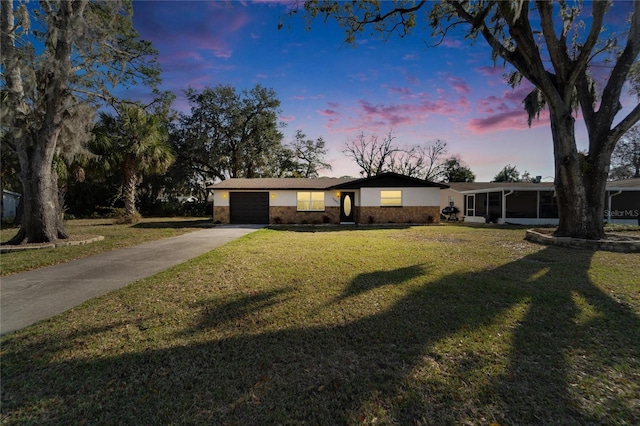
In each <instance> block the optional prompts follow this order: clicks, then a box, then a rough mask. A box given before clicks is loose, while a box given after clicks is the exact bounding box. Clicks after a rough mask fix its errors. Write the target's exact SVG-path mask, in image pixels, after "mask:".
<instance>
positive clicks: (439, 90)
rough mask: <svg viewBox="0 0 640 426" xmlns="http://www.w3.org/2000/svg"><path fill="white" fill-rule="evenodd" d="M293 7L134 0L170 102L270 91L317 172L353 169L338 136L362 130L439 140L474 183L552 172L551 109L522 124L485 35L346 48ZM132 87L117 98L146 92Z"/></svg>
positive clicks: (623, 9)
mask: <svg viewBox="0 0 640 426" xmlns="http://www.w3.org/2000/svg"><path fill="white" fill-rule="evenodd" d="M288 4H289V3H288V2H284V1H283V2H279V1H263V2H236V1H231V2H220V1H215V2H214V1H135V2H134V25H135V27H136V29H137V30H138V31H139V32H140V35H141V37H142V38H143V39H146V40H150V41H151V42H152V43H153V46H154V47H155V48H156V49H157V50H158V52H159V57H158V58H159V61H160V63H161V66H162V70H163V73H162V79H163V83H162V86H161V89H162V90H171V91H173V92H174V93H175V94H176V95H177V96H178V98H177V99H176V102H175V103H174V108H176V109H178V110H179V111H182V112H188V104H187V102H186V101H185V98H184V94H183V91H184V90H185V89H187V88H189V87H192V88H194V89H196V90H201V89H203V88H204V87H215V86H217V85H218V84H230V85H232V86H234V87H236V88H237V89H238V90H242V89H250V88H252V87H253V86H255V85H256V84H257V83H260V84H261V85H263V86H265V87H269V88H272V89H274V90H275V92H276V93H277V95H278V98H279V99H280V101H281V110H282V112H281V115H280V119H281V121H283V122H284V123H286V126H285V127H284V128H283V133H284V135H285V139H284V143H289V142H291V141H292V140H293V135H294V134H295V132H296V131H297V130H299V129H300V130H302V131H303V132H304V133H305V134H306V135H307V136H308V137H309V138H312V139H316V138H318V137H322V138H323V139H324V140H325V141H326V142H327V146H328V148H329V154H328V156H327V159H328V160H329V162H330V163H331V164H332V165H333V170H331V171H322V172H321V174H322V175H326V176H343V175H351V176H358V172H359V169H358V167H357V166H356V164H355V163H354V162H353V161H351V160H350V159H348V158H346V157H345V155H344V154H343V153H342V150H343V149H344V144H345V142H346V141H348V140H350V139H353V138H354V137H355V136H356V135H357V134H359V133H360V132H365V134H366V135H373V134H376V135H379V136H384V135H386V134H387V133H388V132H389V131H393V134H394V135H395V136H396V140H395V142H396V143H397V144H398V145H400V146H403V145H413V144H428V143H430V142H432V141H433V140H435V139H441V140H445V141H446V142H447V144H448V146H449V153H450V154H457V155H460V157H461V158H462V160H463V161H464V162H465V163H466V164H467V165H468V166H469V167H470V168H471V170H472V171H473V172H474V173H475V174H476V180H477V181H489V180H491V179H492V178H493V177H494V176H495V175H496V174H497V173H498V172H499V171H500V170H501V169H502V168H503V167H504V166H505V165H507V164H511V165H514V166H516V167H517V168H518V170H519V171H520V172H521V173H522V172H524V171H525V170H526V171H529V172H530V173H531V175H532V176H536V175H540V176H542V177H543V178H544V179H545V180H552V177H553V173H554V172H553V148H552V142H551V132H550V129H549V122H548V119H547V116H546V115H545V114H544V113H543V114H542V116H541V118H540V120H537V121H534V123H533V125H532V127H531V128H529V127H528V126H527V119H526V114H525V113H524V110H523V108H522V103H521V102H522V99H523V98H524V96H525V95H526V93H528V91H529V90H530V89H531V86H530V85H529V84H528V83H527V84H523V85H521V86H520V87H518V88H516V89H515V90H514V89H511V88H510V87H509V86H508V85H507V84H506V83H504V80H503V74H504V73H505V69H504V68H502V66H501V65H502V64H501V63H499V64H498V66H495V67H494V64H493V62H492V61H491V55H490V50H489V49H488V47H486V44H485V43H484V42H482V41H481V40H479V41H478V42H476V43H475V44H473V45H471V44H470V43H469V42H468V41H465V40H464V39H463V38H462V36H461V35H459V34H458V35H455V34H454V35H452V36H451V37H448V38H447V39H445V41H444V43H442V44H441V45H439V46H438V47H429V45H432V44H433V43H434V40H433V39H431V38H429V36H428V34H429V31H428V29H425V28H424V27H421V26H418V28H417V30H416V31H415V32H414V33H413V34H412V35H410V36H408V37H406V38H404V39H400V38H399V37H391V38H390V39H389V40H388V41H386V42H385V41H382V40H380V39H379V38H377V37H366V36H364V37H362V38H361V39H359V40H358V42H357V44H356V46H355V47H352V46H350V45H346V44H345V43H344V31H343V30H342V29H340V28H339V27H338V26H337V25H336V24H335V23H334V22H333V21H328V22H327V23H326V24H325V23H324V22H323V21H322V20H316V21H315V22H314V23H313V24H312V27H311V30H309V31H307V30H306V23H305V22H304V20H303V19H302V18H301V17H293V18H287V17H286V13H287V7H288ZM630 11H631V2H620V3H616V4H614V8H613V10H612V12H611V13H610V15H611V18H612V22H611V23H612V25H614V26H618V27H619V26H620V25H622V27H623V28H624V21H625V18H626V17H627V16H628V14H629V13H630ZM280 21H282V22H283V23H284V27H283V28H282V29H280V30H278V22H280ZM138 90H140V89H138V88H131V89H129V91H128V93H125V94H124V96H126V97H129V98H131V99H136V98H144V95H143V94H142V93H140V92H138ZM625 93H626V92H625ZM622 103H623V106H624V110H623V112H624V111H627V112H628V111H629V110H630V109H631V108H632V107H633V106H634V105H635V104H636V103H637V99H636V97H635V96H633V97H632V96H627V95H626V94H625V96H624V98H623V99H622ZM578 118H579V117H578ZM578 121H579V122H578V137H579V138H580V139H581V140H585V139H586V138H585V131H584V129H583V126H582V122H581V121H580V120H578ZM580 146H581V147H582V148H586V146H587V145H586V141H585V142H582V143H580Z"/></svg>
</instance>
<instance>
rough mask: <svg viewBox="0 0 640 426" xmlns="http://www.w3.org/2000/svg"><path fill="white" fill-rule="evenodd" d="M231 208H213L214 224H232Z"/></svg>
mask: <svg viewBox="0 0 640 426" xmlns="http://www.w3.org/2000/svg"><path fill="white" fill-rule="evenodd" d="M230 220H231V219H230V213H229V206H226V207H220V206H213V222H214V223H215V222H220V223H224V224H228V223H229V222H230Z"/></svg>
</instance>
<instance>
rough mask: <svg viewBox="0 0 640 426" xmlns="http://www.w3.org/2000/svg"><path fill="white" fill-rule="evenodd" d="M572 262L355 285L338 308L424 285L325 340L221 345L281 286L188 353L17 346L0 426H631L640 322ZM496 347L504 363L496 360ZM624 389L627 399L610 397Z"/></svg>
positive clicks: (214, 312)
mask: <svg viewBox="0 0 640 426" xmlns="http://www.w3.org/2000/svg"><path fill="white" fill-rule="evenodd" d="M564 253H565V252H564V251H563V250H561V249H557V248H554V247H549V248H545V249H542V250H541V251H539V252H537V253H535V254H532V255H529V256H526V257H524V258H522V259H519V260H516V261H514V262H512V263H509V264H506V265H504V266H500V267H498V268H494V269H490V270H485V271H481V272H477V273H465V274H450V275H448V276H446V277H444V278H442V279H439V280H436V281H434V280H432V279H431V278H430V277H429V271H428V270H427V269H424V268H423V267H421V266H419V265H415V266H410V267H408V268H400V269H398V270H396V271H380V272H379V273H374V274H373V275H372V274H363V275H360V276H356V277H355V278H354V279H353V281H352V282H351V283H350V284H349V285H348V286H347V287H346V288H345V289H344V293H343V294H342V296H341V297H342V298H345V297H349V298H350V299H351V300H354V301H357V300H358V298H359V297H362V296H365V295H367V293H369V292H373V291H380V290H382V287H381V285H384V283H383V282H382V281H380V280H372V279H371V278H372V277H373V276H376V274H379V275H377V276H376V277H377V278H381V277H386V278H387V279H389V280H390V281H392V282H395V283H396V284H400V283H402V282H403V280H409V279H412V280H415V279H416V278H418V277H424V279H423V283H422V284H421V285H419V286H415V287H412V289H411V290H409V291H408V292H407V293H406V295H405V296H404V297H403V298H401V299H400V300H399V301H398V302H397V303H395V304H394V305H392V306H391V307H390V308H388V309H384V310H379V311H377V312H376V313H375V314H373V315H370V316H367V317H362V318H359V319H356V320H353V321H346V322H342V323H340V322H335V323H333V324H331V325H317V324H316V325H313V324H311V323H310V324H307V325H305V326H300V324H299V323H296V322H295V321H292V325H291V326H290V327H286V326H284V327H281V328H279V329H278V330H276V331H273V330H270V331H263V332H257V333H256V332H255V329H252V328H240V329H238V330H237V332H235V333H233V334H222V336H223V337H216V334H212V333H211V331H212V330H213V331H215V330H216V329H217V328H220V327H221V326H222V325H225V324H227V325H228V324H229V323H230V321H231V322H233V321H238V320H241V319H243V318H247V316H250V315H256V314H259V313H261V312H262V311H263V310H266V309H274V308H277V307H279V306H281V305H282V304H286V303H287V301H288V300H287V299H286V298H283V297H282V296H283V295H285V294H288V292H289V291H290V289H289V288H287V287H285V288H284V289H281V290H278V289H276V290H273V291H266V292H262V293H260V292H259V293H255V294H253V295H252V296H250V297H245V298H241V299H237V300H232V301H228V302H224V301H214V300H212V301H210V304H213V305H215V306H211V309H209V310H208V311H206V313H205V315H199V316H198V315H196V318H199V319H198V320H197V322H196V324H195V326H194V327H192V328H190V329H187V330H183V331H180V332H178V334H177V335H176V338H178V339H183V338H184V336H186V335H189V336H191V337H192V339H191V340H187V342H188V343H186V344H184V343H178V344H175V345H171V344H170V343H171V342H169V341H163V342H160V343H159V344H157V345H155V346H154V345H149V348H148V349H147V350H145V351H140V352H136V353H125V354H123V355H119V356H105V357H96V358H92V359H74V358H67V359H56V358H55V357H51V358H50V359H49V361H48V362H46V363H38V361H37V359H36V360H34V359H33V358H32V356H33V354H34V352H36V353H37V348H36V346H35V345H34V346H21V348H22V349H23V350H16V347H15V345H14V342H13V341H12V340H11V338H9V339H7V340H6V341H5V343H4V345H3V352H4V355H3V363H2V370H3V375H2V376H3V380H2V391H3V392H2V398H3V416H4V417H5V420H7V423H11V420H12V418H13V416H16V415H25V416H26V415H29V416H31V417H30V418H31V420H33V421H34V422H36V423H40V424H43V423H77V422H80V421H85V420H86V421H88V422H89V423H121V424H127V423H130V424H158V423H200V424H203V423H204V424H238V425H240V424H243V425H244V424H303V423H304V424H372V423H375V422H383V423H394V424H461V423H473V424H478V423H480V424H486V423H490V422H498V423H503V424H547V423H563V424H602V423H625V422H626V423H630V424H632V423H634V422H635V421H637V419H638V417H639V416H640V412H639V411H638V406H637V394H636V399H635V400H634V399H633V397H632V393H633V391H634V390H635V392H637V390H638V386H637V384H636V385H634V384H633V382H634V380H635V379H637V377H638V371H639V369H640V366H639V365H638V362H639V361H638V360H639V359H640V318H638V316H637V315H636V314H635V313H634V312H633V311H632V310H631V309H629V308H628V307H627V306H625V305H624V304H620V303H618V302H616V301H615V300H613V299H612V298H611V297H610V296H609V295H607V294H605V293H603V292H602V291H601V290H600V289H598V288H597V287H596V286H594V285H593V283H592V282H591V280H590V279H589V276H588V270H589V266H590V262H591V256H592V253H591V252H587V251H572V252H571V256H570V259H563V257H562V256H563V254H564ZM370 282H375V284H372V285H369V284H366V285H365V284H363V283H370ZM336 301H339V299H336ZM301 302H303V301H301ZM338 305H339V304H338V303H336V304H334V305H332V304H329V305H327V306H324V308H323V309H324V310H325V312H324V314H326V315H328V316H331V315H334V314H337V313H338V311H336V310H335V309H338V308H339V306H338ZM202 308H203V307H202V306H201V307H200V311H201V310H202ZM194 309H195V310H197V309H198V308H197V307H194ZM332 309H334V310H332ZM201 313H202V312H201ZM151 331H152V330H148V331H146V332H147V333H150V332H151ZM87 332H88V333H90V332H91V330H87ZM500 333H504V334H505V336H500ZM509 334H510V335H509ZM218 336H220V335H218ZM224 336H226V337H224ZM64 338H65V336H64V334H62V333H61V334H59V335H56V336H51V335H49V336H43V337H42V339H43V340H42V341H40V342H39V343H41V344H44V345H47V344H49V343H51V342H52V341H55V340H56V339H64ZM137 338H139V339H145V338H148V339H152V335H151V334H145V331H141V335H140V336H138V337H137ZM475 338H477V339H482V338H485V339H487V341H488V342H489V343H487V342H483V341H476V340H475ZM494 341H495V343H496V344H497V345H498V344H504V345H506V349H504V350H496V351H495V354H494V353H491V352H490V350H491V344H492V342H494ZM180 342H184V340H180ZM456 342H460V343H459V345H457V344H456ZM460 345H462V346H460ZM579 364H581V365H579ZM492 366H494V367H495V368H492ZM576 367H579V369H578V370H576ZM576 371H578V373H577V374H576ZM580 374H583V375H584V376H582V377H581V376H580ZM585 376H591V377H585ZM601 380H604V381H605V382H606V381H608V382H607V383H604V384H603V386H600V383H598V381H601ZM615 381H618V383H620V384H621V388H620V392H617V391H616V390H606V388H607V386H610V385H611V384H612V383H614V382H615ZM614 384H615V383H614ZM587 386H591V387H592V388H590V389H588V388H586V387H587ZM625 392H626V393H625ZM602 401H604V402H602ZM634 401H635V402H634ZM590 407H593V409H591V408H590Z"/></svg>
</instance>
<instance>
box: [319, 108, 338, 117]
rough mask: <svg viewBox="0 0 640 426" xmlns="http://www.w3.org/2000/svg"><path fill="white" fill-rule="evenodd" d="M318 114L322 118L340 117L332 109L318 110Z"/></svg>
mask: <svg viewBox="0 0 640 426" xmlns="http://www.w3.org/2000/svg"><path fill="white" fill-rule="evenodd" d="M318 114H320V115H322V116H324V117H335V116H338V115H340V113H339V112H337V111H334V110H332V109H322V110H318Z"/></svg>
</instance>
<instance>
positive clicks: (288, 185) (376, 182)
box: [207, 173, 448, 190]
mask: <svg viewBox="0 0 640 426" xmlns="http://www.w3.org/2000/svg"><path fill="white" fill-rule="evenodd" d="M371 187H377V188H391V187H434V188H447V187H448V185H445V184H441V183H435V182H429V181H426V180H423V179H417V178H413V177H408V176H403V175H400V174H397V173H382V174H379V175H376V176H372V177H369V178H329V177H321V178H313V179H307V178H232V179H226V180H223V181H222V182H219V183H216V184H214V185H210V186H208V187H207V188H209V189H213V190H216V189H227V190H229V189H240V190H242V189H244V190H276V189H279V190H286V189H358V188H371Z"/></svg>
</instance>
